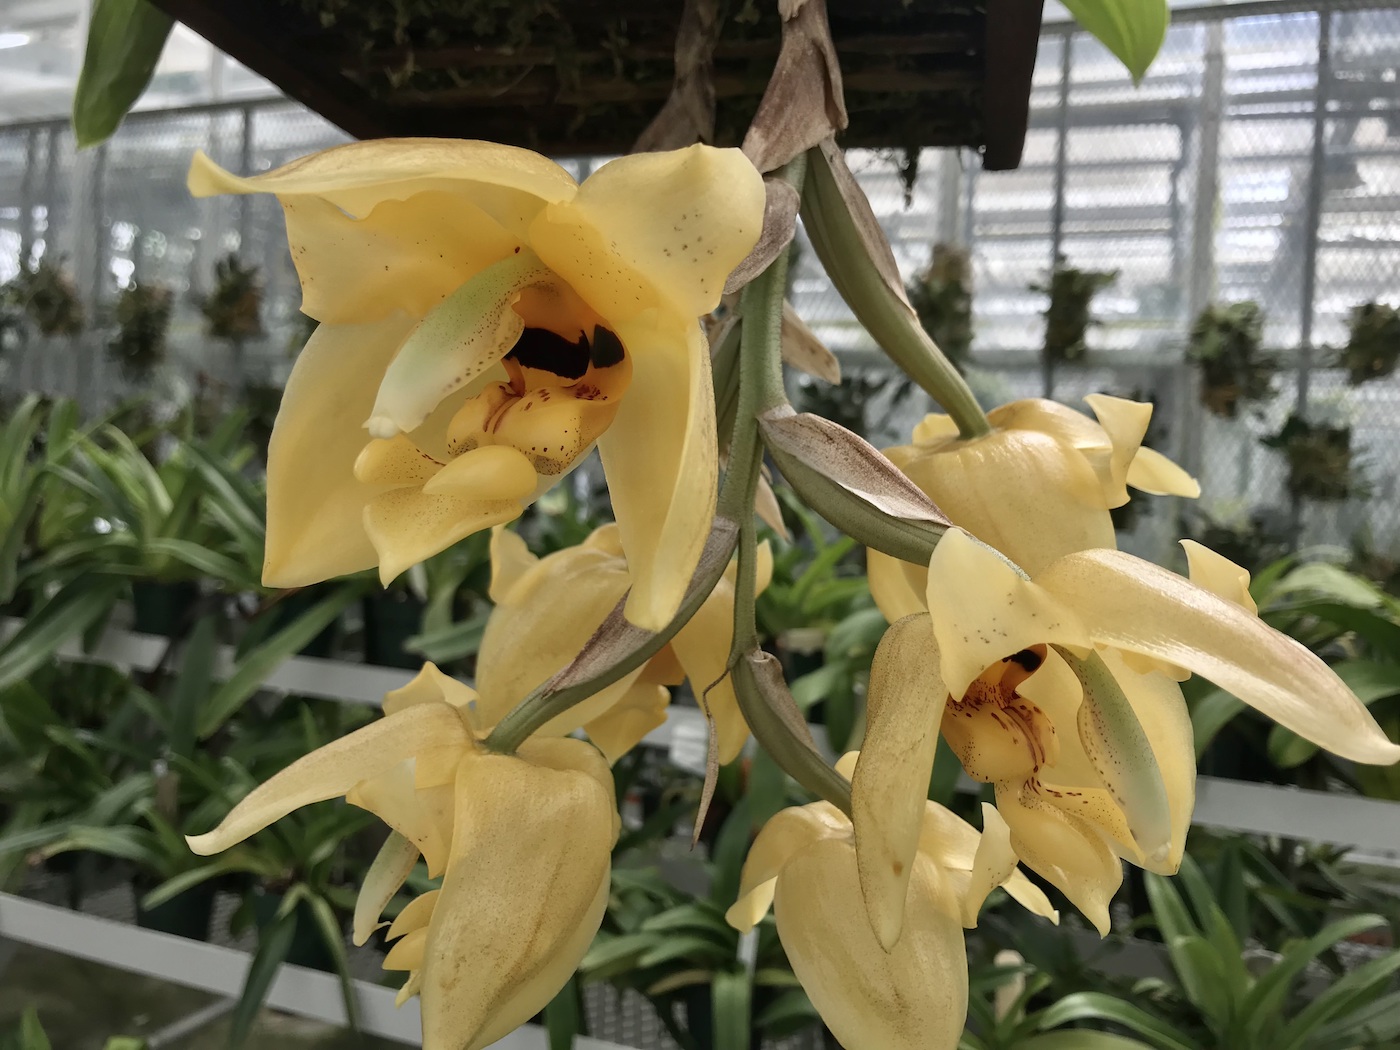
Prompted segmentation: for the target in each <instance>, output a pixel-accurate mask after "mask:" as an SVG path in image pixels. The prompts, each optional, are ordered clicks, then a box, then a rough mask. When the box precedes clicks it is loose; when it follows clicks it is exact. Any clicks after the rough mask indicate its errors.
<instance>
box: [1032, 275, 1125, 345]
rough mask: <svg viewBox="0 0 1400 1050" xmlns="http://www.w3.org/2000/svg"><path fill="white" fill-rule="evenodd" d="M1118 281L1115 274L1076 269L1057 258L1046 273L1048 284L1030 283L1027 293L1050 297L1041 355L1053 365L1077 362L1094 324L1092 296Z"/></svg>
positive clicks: (1046, 310)
mask: <svg viewBox="0 0 1400 1050" xmlns="http://www.w3.org/2000/svg"><path fill="white" fill-rule="evenodd" d="M1116 280H1118V271H1117V270H1111V271H1098V270H1078V269H1075V268H1074V267H1073V266H1069V265H1067V264H1066V262H1065V259H1064V257H1063V256H1061V257H1060V258H1059V259H1057V260H1056V261H1055V267H1054V269H1053V270H1051V271H1050V281H1049V283H1048V284H1043V285H1040V284H1033V285H1031V291H1034V292H1042V293H1044V294H1045V295H1048V296H1049V297H1050V301H1049V302H1048V303H1047V304H1046V307H1045V348H1044V352H1045V356H1046V357H1047V358H1048V359H1049V360H1051V361H1054V362H1068V361H1079V360H1081V359H1082V358H1083V357H1084V354H1085V352H1086V351H1087V350H1088V345H1087V344H1086V343H1085V341H1084V337H1085V336H1086V335H1087V334H1088V331H1089V326H1090V325H1093V324H1098V323H1099V322H1098V321H1097V320H1095V318H1094V316H1093V313H1092V309H1093V304H1094V296H1096V295H1098V294H1099V292H1101V291H1103V290H1104V289H1105V288H1107V287H1108V286H1109V285H1111V284H1112V283H1113V282H1114V281H1116Z"/></svg>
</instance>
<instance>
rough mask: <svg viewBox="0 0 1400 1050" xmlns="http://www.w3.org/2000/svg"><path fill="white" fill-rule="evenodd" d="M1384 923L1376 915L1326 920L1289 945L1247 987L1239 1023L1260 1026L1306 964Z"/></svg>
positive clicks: (1279, 1004)
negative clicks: (1339, 943) (1253, 983)
mask: <svg viewBox="0 0 1400 1050" xmlns="http://www.w3.org/2000/svg"><path fill="white" fill-rule="evenodd" d="M1383 925H1385V920H1384V919H1382V918H1381V917H1380V916H1379V915H1353V916H1350V917H1348V918H1345V919H1338V920H1337V921H1336V922H1333V923H1328V924H1327V925H1326V926H1324V927H1323V928H1322V929H1321V930H1319V931H1318V932H1317V933H1316V934H1315V935H1314V936H1312V937H1310V938H1308V939H1307V940H1306V941H1302V942H1300V943H1295V944H1292V945H1290V946H1289V947H1288V948H1287V949H1286V950H1285V951H1284V953H1283V958H1282V959H1281V960H1279V962H1277V963H1276V964H1275V965H1274V967H1273V969H1271V970H1269V971H1268V972H1267V973H1265V974H1263V975H1262V976H1261V977H1260V978H1259V980H1258V981H1256V982H1255V985H1254V987H1253V988H1252V989H1250V992H1249V995H1248V996H1246V998H1245V1001H1244V1003H1243V1004H1242V1006H1241V1008H1240V1018H1241V1020H1242V1022H1243V1023H1244V1024H1250V1023H1254V1022H1255V1021H1256V1020H1257V1023H1259V1024H1260V1025H1263V1024H1264V1023H1265V1022H1266V1021H1267V1020H1268V1019H1269V1018H1271V1017H1273V1016H1275V1015H1276V1014H1278V1013H1279V1011H1280V1010H1282V1008H1283V1004H1284V1000H1285V998H1286V997H1287V995H1288V990H1289V988H1290V987H1292V985H1293V982H1294V981H1295V980H1296V979H1297V978H1298V976H1299V975H1300V974H1301V973H1302V972H1303V971H1304V970H1305V969H1307V967H1308V964H1309V963H1311V962H1312V961H1313V960H1314V959H1316V958H1317V957H1318V956H1319V955H1321V954H1322V953H1323V952H1325V951H1326V950H1327V949H1328V948H1330V947H1332V946H1333V945H1334V944H1336V943H1337V942H1338V941H1343V940H1345V939H1346V938H1348V937H1352V936H1355V935H1356V934H1358V933H1363V932H1365V931H1366V930H1373V929H1375V928H1376V927H1377V926H1383Z"/></svg>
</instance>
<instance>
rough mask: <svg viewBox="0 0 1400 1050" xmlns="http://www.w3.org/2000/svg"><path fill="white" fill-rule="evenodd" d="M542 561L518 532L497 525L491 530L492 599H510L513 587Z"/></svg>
mask: <svg viewBox="0 0 1400 1050" xmlns="http://www.w3.org/2000/svg"><path fill="white" fill-rule="evenodd" d="M539 563H540V559H539V558H538V557H536V556H535V555H534V554H531V553H530V548H529V546H528V545H527V544H526V542H525V538H524V537H523V536H521V535H520V534H519V533H518V532H511V531H510V530H509V529H506V528H503V527H501V526H499V525H498V526H497V527H496V528H494V529H492V530H491V590H490V594H491V600H492V601H493V602H495V603H496V604H497V605H500V604H501V603H502V602H505V601H508V600H510V599H509V595H510V592H511V589H512V588H513V587H514V586H515V585H516V584H517V583H519V582H520V580H521V579H523V578H524V576H525V574H526V573H528V572H529V571H530V570H531V569H533V568H534V567H535V566H536V565H538V564H539Z"/></svg>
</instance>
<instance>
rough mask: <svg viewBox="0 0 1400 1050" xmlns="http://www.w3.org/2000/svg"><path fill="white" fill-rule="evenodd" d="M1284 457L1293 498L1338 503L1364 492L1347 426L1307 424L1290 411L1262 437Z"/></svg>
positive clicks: (1266, 443) (1307, 422) (1289, 488)
mask: <svg viewBox="0 0 1400 1050" xmlns="http://www.w3.org/2000/svg"><path fill="white" fill-rule="evenodd" d="M1263 443H1264V444H1265V445H1267V446H1268V447H1269V448H1276V449H1279V450H1280V451H1282V452H1283V454H1284V456H1285V457H1286V458H1287V460H1288V491H1289V493H1291V494H1292V495H1293V496H1294V497H1295V498H1298V499H1311V500H1318V501H1321V502H1339V501H1341V500H1346V499H1350V498H1351V497H1353V496H1359V495H1363V494H1364V493H1365V491H1366V485H1365V482H1364V481H1363V479H1362V475H1361V471H1360V470H1359V469H1358V468H1357V466H1356V464H1355V462H1354V461H1353V456H1352V447H1351V427H1350V426H1349V425H1344V424H1343V425H1334V424H1330V423H1311V422H1309V421H1308V420H1306V419H1304V418H1303V417H1302V416H1300V415H1298V414H1297V413H1290V414H1289V416H1288V419H1287V421H1286V422H1285V423H1284V424H1283V427H1282V428H1281V429H1280V430H1279V431H1278V433H1276V434H1271V435H1270V436H1268V437H1266V438H1264V439H1263Z"/></svg>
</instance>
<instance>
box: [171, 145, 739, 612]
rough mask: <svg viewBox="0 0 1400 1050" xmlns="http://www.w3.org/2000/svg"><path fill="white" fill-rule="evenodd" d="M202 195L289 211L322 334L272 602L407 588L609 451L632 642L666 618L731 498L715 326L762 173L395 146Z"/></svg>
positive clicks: (282, 510)
mask: <svg viewBox="0 0 1400 1050" xmlns="http://www.w3.org/2000/svg"><path fill="white" fill-rule="evenodd" d="M189 186H190V190H191V192H193V193H194V195H195V196H198V197H203V196H210V195H213V194H217V193H256V192H270V193H275V194H276V195H277V197H278V199H279V200H280V201H281V203H282V206H283V209H284V210H285V212H286V217H287V239H288V242H289V243H290V246H291V251H292V261H293V262H294V263H295V265H296V267H297V272H298V274H299V275H300V277H301V284H302V292H303V302H302V310H303V312H305V313H306V314H307V315H309V316H311V317H313V318H315V319H317V320H318V321H320V322H322V323H321V325H320V327H319V328H318V329H317V330H316V333H315V334H314V335H313V336H312V337H311V340H310V341H309V342H308V343H307V345H306V347H305V349H303V350H302V352H301V354H300V356H299V357H298V358H297V361H296V366H295V367H294V368H293V370H292V375H291V378H290V380H289V381H288V383H287V388H286V392H285V394H284V395H283V400H282V406H281V410H280V411H279V413H278V416H277V422H276V425H275V427H274V429H273V434H272V443H271V446H270V450H269V454H268V458H269V462H268V524H267V554H266V560H265V563H264V567H263V580H264V582H265V583H266V584H268V585H269V586H277V587H295V586H301V585H305V584H310V583H315V582H317V581H319V580H324V579H327V578H329V577H332V576H338V575H341V574H344V573H349V572H356V571H359V570H361V569H366V568H369V567H371V566H374V565H378V566H379V571H380V576H381V577H382V579H383V580H384V581H385V582H388V581H389V580H391V579H393V578H394V577H395V576H397V575H399V573H401V572H403V571H404V570H405V569H407V568H408V567H409V566H411V565H413V564H415V563H416V562H419V561H422V560H423V559H424V558H426V557H428V556H430V555H432V554H435V553H437V552H438V551H440V550H442V549H444V548H445V547H447V546H449V545H451V544H452V543H455V542H456V541H457V540H460V539H462V538H463V537H464V536H468V535H470V534H471V533H473V532H477V531H480V530H481V529H484V528H488V527H490V526H491V525H494V524H497V523H499V522H504V521H509V520H511V519H513V518H515V517H516V516H518V515H519V514H520V512H521V510H522V508H523V507H524V506H525V505H526V504H527V503H529V502H530V501H532V500H533V499H534V498H535V497H536V496H538V495H539V494H540V493H541V492H542V491H543V490H544V489H546V488H548V487H549V486H550V485H552V484H553V483H554V482H556V481H558V480H559V478H560V477H562V476H563V475H564V474H565V473H567V472H568V471H569V470H571V469H572V468H573V467H574V466H576V465H577V464H578V463H579V462H580V461H581V460H582V458H583V457H584V456H586V455H587V454H588V452H589V450H590V449H591V448H593V446H594V444H595V443H597V445H598V449H599V451H600V453H601V455H602V459H603V466H604V470H605V471H606V472H607V476H608V484H609V489H610V491H611V493H612V504H613V510H614V513H615V514H616V516H617V522H618V528H619V531H620V534H621V537H622V543H623V546H624V547H625V548H626V549H627V552H628V557H629V560H630V563H631V566H632V575H633V578H634V584H633V588H632V591H631V595H630V597H629V598H628V605H627V617H628V619H629V620H631V621H632V622H633V623H635V624H637V625H638V626H640V627H644V628H647V629H652V630H655V629H658V628H660V627H662V626H663V625H664V624H665V623H666V621H668V620H669V619H670V618H671V616H672V615H673V614H674V612H675V610H676V608H677V606H678V605H679V604H680V600H681V596H682V594H683V593H684V591H685V586H686V584H687V583H688V582H689V580H690V576H691V573H692V572H693V570H694V568H695V565H696V563H697V562H698V560H699V557H700V551H701V548H702V546H703V545H704V541H705V536H706V534H707V533H708V531H709V527H710V520H711V517H712V512H713V509H714V500H715V490H716V478H717V474H718V464H717V452H716V443H715V434H714V430H715V419H714V404H713V394H712V392H711V379H710V371H709V358H708V352H707V348H706V342H705V339H704V336H703V334H702V333H701V330H700V325H699V322H698V318H699V317H700V316H701V315H704V314H707V313H709V312H710V311H711V310H713V309H714V308H715V306H716V305H717V304H718V303H719V298H720V293H721V291H722V290H723V286H724V282H725V278H726V277H727V275H728V274H729V272H730V271H731V270H732V269H733V268H734V266H735V265H736V264H737V263H738V262H739V261H740V260H741V259H742V258H743V257H744V256H745V255H746V254H747V253H748V251H749V249H750V248H752V247H753V245H754V243H755V242H756V240H757V238H758V234H759V230H760V228H761V225H762V220H763V205H764V191H763V183H762V179H761V178H760V177H759V175H758V173H757V171H755V170H754V168H753V166H752V165H751V164H750V163H749V162H748V161H747V160H746V159H745V158H744V156H743V154H741V153H740V152H739V151H738V150H736V149H726V150H721V149H714V148H712V147H709V146H701V145H697V146H692V147H689V148H687V149H683V150H676V151H674V152H669V153H646V154H639V155H635V156H629V157H622V158H620V159H618V160H615V161H612V162H611V163H609V164H605V165H604V166H603V167H601V168H599V169H598V171H597V172H595V173H594V174H593V175H592V176H590V177H589V178H588V179H587V180H586V181H585V182H584V183H583V185H581V186H580V185H578V184H576V183H575V182H574V180H573V179H572V178H571V177H570V176H569V175H568V174H567V173H566V172H565V171H564V170H563V169H562V168H560V167H559V166H558V165H556V164H555V163H553V162H552V161H550V160H547V159H546V158H544V157H542V156H540V155H538V154H536V153H531V152H530V151H528V150H523V149H518V148H516V147H512V146H501V145H496V144H494V143H489V142H469V141H456V140H436V139H403V140H379V141H374V142H358V143H352V144H350V145H346V146H339V147H336V148H334V149H330V150H326V151H324V152H321V153H317V154H313V155H312V156H309V157H304V158H302V159H301V160H297V161H294V162H292V163H291V164H288V165H286V166H285V167H282V168H279V169H277V170H276V171H271V172H268V173H267V174H264V175H258V176H255V177H253V178H239V177H237V176H234V175H231V174H230V173H228V172H226V171H224V170H222V169H221V168H219V167H218V166H217V165H215V164H214V163H213V162H212V161H210V160H209V159H208V158H207V157H205V156H204V155H203V154H196V156H195V160H194V163H193V165H192V167H191V169H190V175H189Z"/></svg>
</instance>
